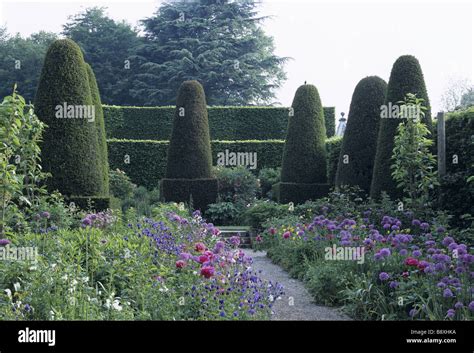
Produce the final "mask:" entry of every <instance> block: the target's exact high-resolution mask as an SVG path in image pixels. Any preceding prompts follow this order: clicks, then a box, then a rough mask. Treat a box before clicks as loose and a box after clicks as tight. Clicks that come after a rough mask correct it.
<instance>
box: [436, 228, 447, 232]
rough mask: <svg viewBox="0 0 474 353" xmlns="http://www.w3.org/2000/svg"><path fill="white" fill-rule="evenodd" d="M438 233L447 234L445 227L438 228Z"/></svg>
mask: <svg viewBox="0 0 474 353" xmlns="http://www.w3.org/2000/svg"><path fill="white" fill-rule="evenodd" d="M436 231H437V232H438V233H444V232H446V229H445V228H444V227H438V228H437V229H436Z"/></svg>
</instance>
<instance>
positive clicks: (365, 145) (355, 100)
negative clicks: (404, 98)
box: [336, 76, 387, 193]
mask: <svg viewBox="0 0 474 353" xmlns="http://www.w3.org/2000/svg"><path fill="white" fill-rule="evenodd" d="M386 91H387V83H386V82H385V81H384V80H382V79H381V78H380V77H378V76H369V77H366V78H363V79H362V80H360V81H359V83H358V84H357V86H356V87H355V89H354V93H353V94H352V100H351V105H350V109H349V117H348V120H347V126H346V131H345V133H344V138H343V141H342V147H341V154H340V158H339V163H338V167H337V175H336V185H337V186H340V185H358V186H359V187H360V188H361V189H362V190H364V191H365V192H366V193H369V191H370V182H371V180H372V172H373V166H374V158H375V151H376V148H377V134H378V125H379V120H380V106H382V105H383V104H384V100H385V94H386Z"/></svg>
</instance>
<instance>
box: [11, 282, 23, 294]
mask: <svg viewBox="0 0 474 353" xmlns="http://www.w3.org/2000/svg"><path fill="white" fill-rule="evenodd" d="M13 288H15V292H18V291H19V290H20V288H21V286H20V283H18V282H16V283H14V284H13Z"/></svg>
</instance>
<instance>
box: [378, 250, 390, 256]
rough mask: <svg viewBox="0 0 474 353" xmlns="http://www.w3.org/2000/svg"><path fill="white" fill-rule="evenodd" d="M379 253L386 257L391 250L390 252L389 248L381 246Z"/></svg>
mask: <svg viewBox="0 0 474 353" xmlns="http://www.w3.org/2000/svg"><path fill="white" fill-rule="evenodd" d="M379 253H380V255H382V256H383V257H387V256H390V255H391V252H390V249H389V248H382V249H380V251H379Z"/></svg>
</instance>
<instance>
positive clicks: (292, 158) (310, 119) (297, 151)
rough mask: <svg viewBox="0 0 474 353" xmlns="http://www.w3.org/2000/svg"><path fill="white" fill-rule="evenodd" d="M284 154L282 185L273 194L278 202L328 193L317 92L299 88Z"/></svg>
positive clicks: (321, 110)
mask: <svg viewBox="0 0 474 353" xmlns="http://www.w3.org/2000/svg"><path fill="white" fill-rule="evenodd" d="M292 113H293V114H291V115H290V118H289V122H288V132H287V137H286V142H285V149H284V152H283V162H282V170H281V183H279V184H276V185H277V186H276V190H275V193H276V194H277V198H278V200H279V201H280V202H288V201H292V202H297V203H300V202H304V201H306V200H309V199H315V198H317V197H321V196H323V195H324V194H326V193H327V191H328V188H329V185H328V184H326V182H327V175H326V169H327V166H326V146H325V141H326V127H325V122H324V114H323V108H322V105H321V99H320V98H319V93H318V90H317V88H316V87H315V86H313V85H303V86H300V87H299V88H298V90H297V91H296V94H295V98H294V99H293V104H292Z"/></svg>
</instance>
